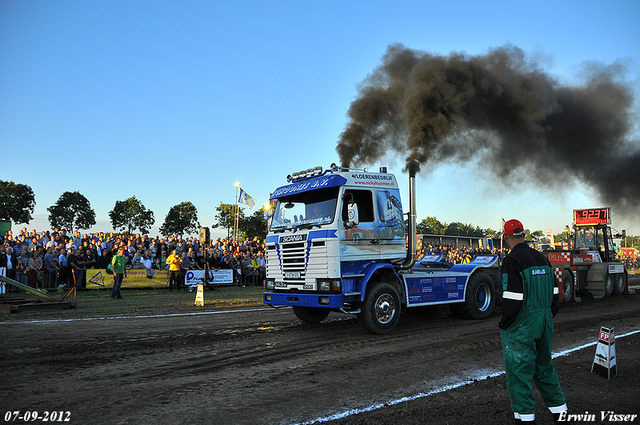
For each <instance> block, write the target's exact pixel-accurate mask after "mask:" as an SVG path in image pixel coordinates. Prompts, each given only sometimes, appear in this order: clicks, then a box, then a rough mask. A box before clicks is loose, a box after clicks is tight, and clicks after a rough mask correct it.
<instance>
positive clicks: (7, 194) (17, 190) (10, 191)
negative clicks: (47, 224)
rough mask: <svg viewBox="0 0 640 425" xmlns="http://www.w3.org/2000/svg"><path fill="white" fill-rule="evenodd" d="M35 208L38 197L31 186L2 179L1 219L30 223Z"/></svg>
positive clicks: (0, 196) (0, 187)
mask: <svg viewBox="0 0 640 425" xmlns="http://www.w3.org/2000/svg"><path fill="white" fill-rule="evenodd" d="M35 208H36V197H35V196H34V194H33V190H32V189H31V187H29V186H27V185H25V184H20V183H14V182H6V181H3V180H0V219H2V220H11V221H13V222H14V223H16V224H20V223H26V224H29V222H30V221H31V220H32V219H33V217H32V216H31V214H33V211H34V210H35Z"/></svg>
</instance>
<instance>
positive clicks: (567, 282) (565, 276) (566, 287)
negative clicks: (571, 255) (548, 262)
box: [562, 269, 573, 303]
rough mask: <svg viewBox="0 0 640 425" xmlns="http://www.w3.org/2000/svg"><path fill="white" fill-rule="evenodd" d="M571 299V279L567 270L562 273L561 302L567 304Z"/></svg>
mask: <svg viewBox="0 0 640 425" xmlns="http://www.w3.org/2000/svg"><path fill="white" fill-rule="evenodd" d="M571 298H573V278H572V276H571V272H570V271H569V270H567V269H564V270H563V271H562V300H563V302H565V303H566V302H569V301H571Z"/></svg>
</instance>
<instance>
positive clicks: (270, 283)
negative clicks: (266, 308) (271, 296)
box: [264, 279, 276, 291]
mask: <svg viewBox="0 0 640 425" xmlns="http://www.w3.org/2000/svg"><path fill="white" fill-rule="evenodd" d="M264 289H268V290H270V291H273V290H274V289H276V280H275V279H265V280H264Z"/></svg>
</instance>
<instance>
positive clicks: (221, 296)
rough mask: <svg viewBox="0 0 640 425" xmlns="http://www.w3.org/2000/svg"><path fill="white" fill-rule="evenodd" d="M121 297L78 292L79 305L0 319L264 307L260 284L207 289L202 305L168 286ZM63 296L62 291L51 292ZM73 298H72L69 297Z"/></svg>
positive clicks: (131, 291) (129, 291) (127, 291)
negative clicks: (114, 297)
mask: <svg viewBox="0 0 640 425" xmlns="http://www.w3.org/2000/svg"><path fill="white" fill-rule="evenodd" d="M121 292H122V297H123V298H122V299H118V300H114V299H112V298H111V291H110V290H82V291H78V293H77V297H76V303H77V305H76V307H75V308H72V309H69V310H48V311H46V310H45V311H36V312H20V313H14V314H0V322H8V321H16V320H17V321H23V320H46V319H77V318H89V317H106V316H129V315H152V314H171V313H174V314H175V313H192V312H202V311H209V310H216V309H221V308H234V307H257V306H263V305H264V304H263V303H262V292H263V288H262V287H261V286H248V287H237V286H229V287H218V288H216V290H215V291H210V290H208V289H205V290H204V301H205V304H204V306H203V307H201V306H196V305H195V299H196V293H195V292H188V291H185V290H182V291H173V292H169V290H168V289H122V290H121ZM50 294H51V295H53V296H55V297H57V298H61V297H62V295H63V294H61V293H50ZM9 295H10V296H13V297H21V298H35V296H33V295H29V294H25V293H15V292H12V293H10V294H9ZM70 299H71V297H70Z"/></svg>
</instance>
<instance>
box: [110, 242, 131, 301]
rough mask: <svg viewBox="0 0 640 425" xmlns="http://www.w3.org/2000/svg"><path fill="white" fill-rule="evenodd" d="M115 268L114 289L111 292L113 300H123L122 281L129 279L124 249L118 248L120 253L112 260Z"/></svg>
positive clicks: (112, 265)
mask: <svg viewBox="0 0 640 425" xmlns="http://www.w3.org/2000/svg"><path fill="white" fill-rule="evenodd" d="M111 267H112V268H113V289H112V290H111V298H113V299H122V294H121V293H120V287H121V286H122V281H123V280H124V278H125V277H127V268H126V260H125V258H124V248H118V253H117V254H116V255H114V257H113V259H112V260H111Z"/></svg>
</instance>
